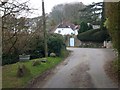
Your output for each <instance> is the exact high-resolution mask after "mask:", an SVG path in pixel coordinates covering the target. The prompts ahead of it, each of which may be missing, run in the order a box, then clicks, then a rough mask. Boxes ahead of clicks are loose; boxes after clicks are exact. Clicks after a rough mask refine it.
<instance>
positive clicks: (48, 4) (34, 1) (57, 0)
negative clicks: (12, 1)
mask: <svg viewBox="0 0 120 90" xmlns="http://www.w3.org/2000/svg"><path fill="white" fill-rule="evenodd" d="M41 2H42V0H30V5H31V7H32V8H35V9H38V10H36V11H35V15H31V16H30V17H35V16H38V15H41V14H42V8H41V6H42V5H41ZM44 2H45V12H46V13H49V12H51V9H52V8H53V7H54V6H55V5H57V4H64V3H71V2H83V3H84V4H85V5H87V4H91V3H92V2H103V0H44Z"/></svg>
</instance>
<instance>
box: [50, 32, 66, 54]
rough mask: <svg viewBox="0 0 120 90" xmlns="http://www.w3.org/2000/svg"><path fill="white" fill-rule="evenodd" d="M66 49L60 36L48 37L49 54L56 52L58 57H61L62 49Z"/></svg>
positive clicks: (52, 35)
mask: <svg viewBox="0 0 120 90" xmlns="http://www.w3.org/2000/svg"><path fill="white" fill-rule="evenodd" d="M64 47H65V44H64V38H63V36H62V35H60V34H50V35H48V52H49V54H50V53H52V52H54V53H55V54H56V55H57V56H60V54H61V49H63V48H64Z"/></svg>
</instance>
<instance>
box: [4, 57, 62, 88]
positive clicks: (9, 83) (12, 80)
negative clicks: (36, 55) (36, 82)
mask: <svg viewBox="0 0 120 90" xmlns="http://www.w3.org/2000/svg"><path fill="white" fill-rule="evenodd" d="M34 60H39V59H34ZM47 60H48V61H47V62H46V63H41V64H40V65H38V66H32V62H33V60H30V61H28V62H18V63H15V64H11V65H5V66H3V67H2V68H3V69H2V70H3V71H2V72H3V73H2V75H3V77H2V79H3V80H2V86H3V88H20V87H24V86H26V85H27V83H28V82H29V81H30V80H32V79H33V78H35V77H37V76H39V75H40V74H42V73H43V72H45V71H46V70H48V69H50V68H52V67H54V66H55V65H57V64H58V63H60V62H61V61H62V60H63V57H55V58H54V57H48V58H47ZM18 64H24V65H25V66H26V67H27V68H28V69H29V70H30V72H31V74H30V75H27V76H24V77H21V78H18V77H17V74H16V73H17V68H18Z"/></svg>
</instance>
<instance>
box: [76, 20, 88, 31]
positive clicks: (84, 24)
mask: <svg viewBox="0 0 120 90" xmlns="http://www.w3.org/2000/svg"><path fill="white" fill-rule="evenodd" d="M87 30H88V24H87V23H85V22H81V24H80V29H79V31H78V33H82V32H85V31H87Z"/></svg>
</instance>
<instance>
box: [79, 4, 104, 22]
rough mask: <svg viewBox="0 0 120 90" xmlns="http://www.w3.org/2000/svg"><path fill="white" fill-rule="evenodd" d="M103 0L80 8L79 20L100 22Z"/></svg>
mask: <svg viewBox="0 0 120 90" xmlns="http://www.w3.org/2000/svg"><path fill="white" fill-rule="evenodd" d="M102 9H103V2H98V3H92V4H90V5H87V6H86V7H85V8H84V9H82V10H80V13H81V14H80V19H81V21H84V22H87V23H91V24H100V22H101V19H100V16H101V17H103V15H102V13H103V10H102Z"/></svg>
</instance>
